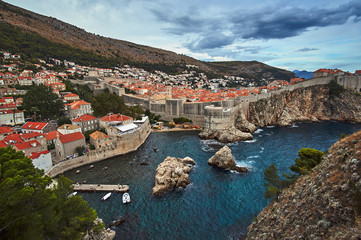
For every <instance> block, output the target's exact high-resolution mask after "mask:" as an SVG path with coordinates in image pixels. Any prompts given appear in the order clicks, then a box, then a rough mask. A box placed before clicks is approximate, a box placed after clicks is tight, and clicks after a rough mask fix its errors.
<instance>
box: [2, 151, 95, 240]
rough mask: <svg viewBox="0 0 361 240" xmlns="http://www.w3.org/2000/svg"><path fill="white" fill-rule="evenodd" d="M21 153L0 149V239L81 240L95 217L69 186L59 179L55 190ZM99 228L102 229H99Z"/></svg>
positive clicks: (66, 182)
mask: <svg viewBox="0 0 361 240" xmlns="http://www.w3.org/2000/svg"><path fill="white" fill-rule="evenodd" d="M51 183H52V179H51V178H50V177H47V176H44V172H43V171H42V170H39V169H37V168H35V167H34V165H33V164H32V160H31V159H30V158H28V157H25V155H24V153H23V152H16V151H15V150H14V149H12V148H10V147H8V148H1V149H0V191H1V194H0V213H1V214H0V239H1V240H2V239H20V240H22V239H24V240H25V239H81V238H82V236H83V235H84V234H85V232H86V231H87V230H90V229H92V228H93V227H97V228H99V226H97V225H95V226H94V220H95V219H96V217H97V214H96V212H95V210H94V209H92V208H90V207H89V205H88V204H87V202H86V201H84V200H83V199H82V198H81V197H80V196H73V197H69V194H70V193H72V192H73V189H72V182H71V181H70V180H69V179H67V178H65V177H63V176H61V177H60V178H59V179H58V184H57V186H56V187H55V188H51V187H49V186H50V184H51ZM100 227H101V226H100Z"/></svg>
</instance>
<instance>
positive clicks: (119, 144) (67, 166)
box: [45, 120, 151, 178]
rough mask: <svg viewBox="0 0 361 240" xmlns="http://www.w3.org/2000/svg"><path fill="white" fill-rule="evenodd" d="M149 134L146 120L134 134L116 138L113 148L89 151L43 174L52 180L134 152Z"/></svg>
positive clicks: (149, 130)
mask: <svg viewBox="0 0 361 240" xmlns="http://www.w3.org/2000/svg"><path fill="white" fill-rule="evenodd" d="M150 133H151V129H150V124H149V120H147V121H146V122H144V124H142V125H141V126H140V127H139V128H138V129H136V130H135V131H134V132H132V133H129V134H124V135H121V136H117V141H116V145H115V147H114V148H110V149H107V150H104V151H101V152H96V151H95V150H93V151H89V153H88V154H87V155H83V156H81V157H78V158H73V159H70V160H66V161H63V162H60V163H58V164H56V165H54V166H53V167H52V168H51V169H50V170H49V171H47V172H46V173H45V174H46V175H48V176H49V177H51V178H54V177H56V176H57V175H59V174H62V173H64V172H66V171H69V170H71V169H74V168H77V167H80V166H83V165H87V164H90V163H95V162H99V161H102V160H105V159H108V158H113V157H116V156H119V155H124V154H127V153H130V152H133V151H136V150H137V149H138V148H139V147H140V146H141V145H142V144H143V143H144V142H145V141H146V140H147V138H148V136H149V134H150Z"/></svg>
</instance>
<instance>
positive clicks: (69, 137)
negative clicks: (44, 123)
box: [59, 132, 84, 144]
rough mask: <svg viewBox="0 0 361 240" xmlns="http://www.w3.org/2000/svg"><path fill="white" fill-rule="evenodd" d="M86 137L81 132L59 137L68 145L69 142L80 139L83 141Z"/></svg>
mask: <svg viewBox="0 0 361 240" xmlns="http://www.w3.org/2000/svg"><path fill="white" fill-rule="evenodd" d="M83 138H84V135H83V134H82V133H81V132H75V133H69V134H65V135H62V136H59V140H60V142H62V143H63V144H64V143H68V142H74V141H76V140H79V139H83Z"/></svg>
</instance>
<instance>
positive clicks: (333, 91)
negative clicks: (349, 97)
mask: <svg viewBox="0 0 361 240" xmlns="http://www.w3.org/2000/svg"><path fill="white" fill-rule="evenodd" d="M327 86H328V88H329V89H330V95H331V96H332V97H333V96H336V97H337V96H339V95H340V94H341V93H342V92H343V91H344V90H345V89H344V88H343V86H341V85H339V84H338V83H337V81H336V80H331V81H330V82H329V83H328V84H327Z"/></svg>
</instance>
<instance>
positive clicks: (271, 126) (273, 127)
mask: <svg viewBox="0 0 361 240" xmlns="http://www.w3.org/2000/svg"><path fill="white" fill-rule="evenodd" d="M274 127H275V126H267V128H274Z"/></svg>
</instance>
